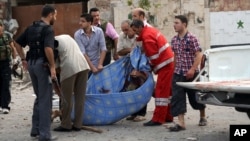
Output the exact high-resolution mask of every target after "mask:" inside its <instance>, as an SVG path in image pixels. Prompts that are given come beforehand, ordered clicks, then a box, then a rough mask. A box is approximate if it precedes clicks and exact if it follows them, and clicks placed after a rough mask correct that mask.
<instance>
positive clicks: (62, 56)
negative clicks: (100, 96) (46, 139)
mask: <svg viewBox="0 0 250 141" xmlns="http://www.w3.org/2000/svg"><path fill="white" fill-rule="evenodd" d="M55 39H56V40H57V41H58V43H59V46H58V49H57V50H58V55H59V58H58V61H57V62H58V65H59V68H60V70H61V71H60V82H61V83H60V84H61V88H62V94H61V95H62V96H61V103H62V107H61V112H62V117H61V118H62V119H61V125H60V126H59V127H57V128H55V129H54V131H59V132H69V131H72V130H74V131H80V130H81V127H82V117H83V107H84V101H85V92H86V86H87V80H88V71H89V65H88V63H87V61H86V59H85V58H84V56H83V54H82V53H81V51H80V49H79V47H78V45H77V43H76V42H75V40H74V39H73V38H72V37H70V36H69V35H58V36H56V37H55ZM72 95H73V96H72ZM72 98H74V103H75V104H74V105H75V106H74V109H75V110H74V111H75V112H74V113H75V114H74V120H73V121H72V120H71V112H72ZM72 122H73V124H72Z"/></svg>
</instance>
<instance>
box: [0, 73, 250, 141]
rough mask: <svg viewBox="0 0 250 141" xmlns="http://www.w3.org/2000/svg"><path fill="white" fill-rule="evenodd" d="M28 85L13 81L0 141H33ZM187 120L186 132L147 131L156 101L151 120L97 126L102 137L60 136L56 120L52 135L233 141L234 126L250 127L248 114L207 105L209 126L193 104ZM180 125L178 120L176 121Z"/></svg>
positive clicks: (108, 140) (67, 139) (123, 140)
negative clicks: (232, 131) (230, 135)
mask: <svg viewBox="0 0 250 141" xmlns="http://www.w3.org/2000/svg"><path fill="white" fill-rule="evenodd" d="M24 80H25V81H24V82H23V81H20V80H18V79H13V82H12V102H11V104H10V107H11V111H10V113H9V114H2V113H0V141H30V140H32V139H31V138H30V136H29V134H30V129H31V116H32V107H33V102H34V98H35V96H34V93H33V89H32V87H31V85H30V84H28V82H29V81H28V79H27V78H24ZM187 105H188V112H187V113H186V116H185V121H186V130H184V131H180V132H169V130H168V129H167V128H166V126H170V125H172V124H173V123H170V124H165V125H164V126H156V127H145V126H143V123H144V122H147V121H148V120H150V119H151V117H152V114H153V110H154V98H152V99H151V100H150V102H149V103H148V109H147V111H148V112H147V115H146V118H147V120H145V121H142V122H132V121H127V120H125V119H122V120H120V121H119V122H117V123H114V124H112V125H105V126H93V127H95V128H97V129H101V130H102V131H103V132H102V133H96V132H92V131H87V130H82V131H80V132H69V133H60V132H54V131H53V128H55V127H57V126H59V125H60V120H59V118H56V119H55V120H54V121H53V123H52V125H51V133H52V135H53V136H57V137H58V141H229V128H230V125H234V124H250V119H249V118H248V117H247V115H246V114H245V113H239V112H237V111H235V110H234V108H232V107H220V106H212V105H207V108H206V115H207V120H208V125H207V126H204V127H200V126H198V121H199V112H198V111H195V110H193V109H192V108H191V107H190V105H189V103H187ZM174 121H176V119H175V120H174Z"/></svg>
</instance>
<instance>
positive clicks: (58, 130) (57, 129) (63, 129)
mask: <svg viewBox="0 0 250 141" xmlns="http://www.w3.org/2000/svg"><path fill="white" fill-rule="evenodd" d="M54 131H57V132H71V131H72V129H67V128H63V127H62V126H59V127H56V128H54Z"/></svg>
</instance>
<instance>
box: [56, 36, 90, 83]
mask: <svg viewBox="0 0 250 141" xmlns="http://www.w3.org/2000/svg"><path fill="white" fill-rule="evenodd" d="M55 39H56V40H57V41H58V42H59V46H58V53H59V59H60V61H59V62H57V63H58V64H59V66H60V68H61V73H60V81H61V82H62V81H63V80H65V79H67V78H69V77H71V76H73V75H74V74H77V73H78V72H81V71H84V70H87V69H90V68H89V65H88V63H87V61H86V59H85V57H84V56H83V54H82V52H81V50H80V48H79V46H78V44H77V43H76V41H75V40H74V39H73V38H72V37H71V36H69V35H66V34H63V35H58V36H55Z"/></svg>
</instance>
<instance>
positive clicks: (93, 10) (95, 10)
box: [89, 7, 100, 14]
mask: <svg viewBox="0 0 250 141" xmlns="http://www.w3.org/2000/svg"><path fill="white" fill-rule="evenodd" d="M98 11H100V10H99V9H98V8H96V7H94V8H91V9H90V10H89V14H91V13H92V12H98Z"/></svg>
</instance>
